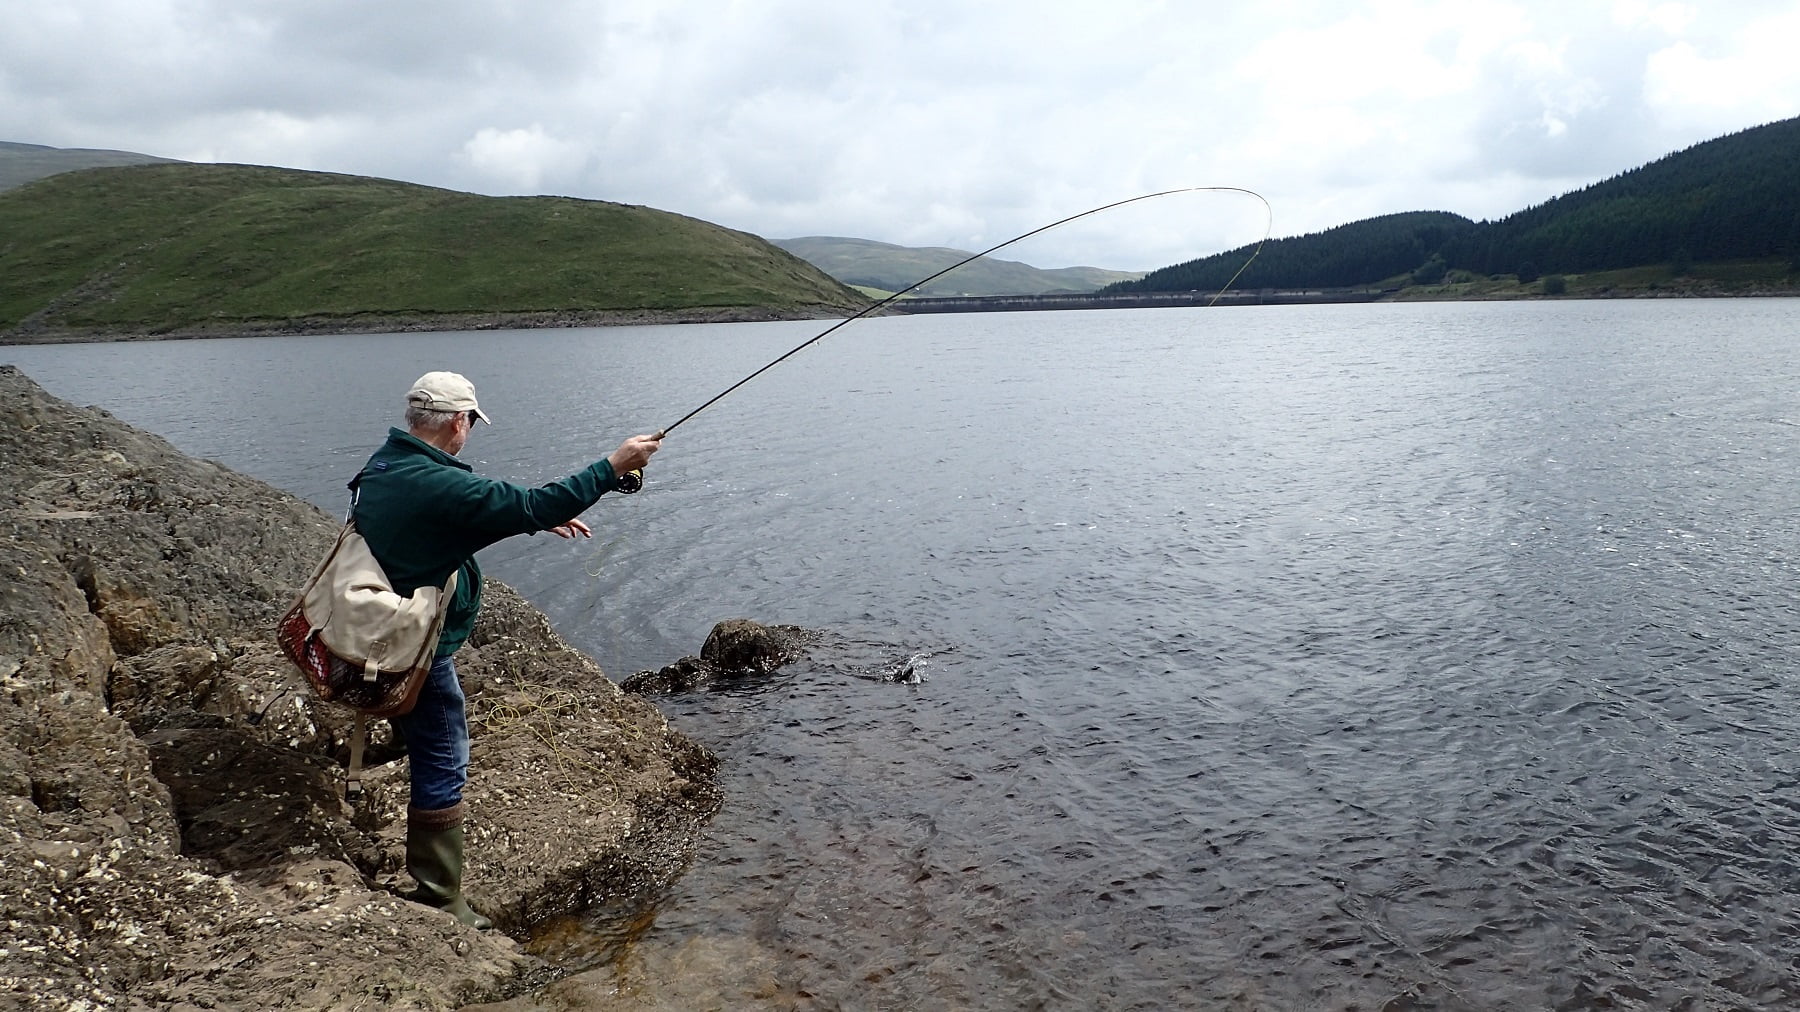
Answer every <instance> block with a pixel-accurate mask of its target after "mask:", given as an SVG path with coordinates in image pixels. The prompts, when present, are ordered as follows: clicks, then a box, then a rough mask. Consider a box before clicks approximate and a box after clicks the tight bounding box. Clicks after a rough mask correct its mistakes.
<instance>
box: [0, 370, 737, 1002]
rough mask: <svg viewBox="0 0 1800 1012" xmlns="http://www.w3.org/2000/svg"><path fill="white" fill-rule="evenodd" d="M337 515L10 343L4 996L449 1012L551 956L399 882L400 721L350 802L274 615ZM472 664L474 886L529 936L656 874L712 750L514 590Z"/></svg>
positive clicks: (1, 478)
mask: <svg viewBox="0 0 1800 1012" xmlns="http://www.w3.org/2000/svg"><path fill="white" fill-rule="evenodd" d="M378 438H379V434H372V435H371V440H372V441H373V440H375V439H378ZM335 527H336V524H335V523H334V522H333V520H332V519H331V518H329V517H327V516H326V515H325V514H324V513H322V512H321V511H319V510H318V509H316V508H314V507H312V506H310V505H308V504H306V503H303V502H300V501H299V500H296V499H294V498H292V497H291V496H287V495H285V494H283V493H281V492H279V491H277V490H275V489H273V488H270V487H268V486H267V485H265V484H263V483H261V482H257V481H255V480H253V479H250V478H247V477H245V476H242V475H238V474H236V473H234V472H232V471H230V470H228V469H226V468H223V467H220V466H219V465H217V464H213V463H210V462H207V461H198V460H193V459H191V458H189V457H186V456H184V455H182V454H180V453H179V452H177V451H175V450H174V449H173V448H172V447H170V446H169V445H168V444H167V443H166V442H164V441H163V440H161V439H159V438H157V437H155V436H152V435H149V434H147V433H143V432H140V431H137V430H134V429H132V428H130V427H128V426H126V425H124V424H122V423H120V422H118V421H117V420H115V419H113V418H112V417H110V416H109V415H107V414H106V413H105V412H104V411H100V410H97V409H91V408H88V409H82V408H76V407H74V406H72V405H69V404H67V403H64V402H62V401H59V400H57V399H56V398H53V397H50V396H49V395H47V394H46V393H44V391H43V390H41V389H40V388H38V387H37V386H36V385H35V384H33V383H32V382H31V381H30V380H29V379H27V378H26V377H25V376H24V375H23V374H21V373H20V372H19V371H18V370H17V369H15V368H12V367H10V366H0V573H4V576H5V578H4V579H0V1007H12V1006H13V1005H23V1006H25V1007H45V1008H94V1009H105V1008H133V1009H139V1008H150V1009H165V1008H166V1009H175V1008H182V1009H187V1008H214V1009H289V1008H292V1009H300V1008H306V1009H315V1008H316V1009H350V1008H388V1007H400V1008H428V1009H429V1008H451V1007H455V1006H457V1005H459V1004H462V1003H467V1002H472V1001H479V1000H490V999H497V998H504V997H506V996H507V995H508V994H511V993H514V992H516V991H518V990H519V989H520V988H521V987H523V986H525V985H526V984H527V983H528V982H530V981H532V980H536V979H539V975H541V974H542V971H543V969H544V968H543V967H542V964H540V963H538V962H537V961H536V960H535V959H533V958H532V957H530V956H528V955H526V954H525V953H524V952H523V951H522V950H521V949H520V948H519V946H518V945H517V943H515V942H514V941H513V940H512V939H511V938H509V937H508V936H507V935H506V934H503V933H501V932H486V933H478V932H475V931H473V930H472V929H469V928H466V927H464V926H462V925H461V924H459V923H457V922H456V921H455V920H454V919H453V918H451V917H450V916H449V915H447V914H444V913H441V912H439V911H435V910H431V909H428V908H426V907H423V906H419V905H417V904H413V903H410V902H406V901H404V900H401V899H399V898H398V897H397V896H396V895H395V893H396V891H397V890H399V889H401V888H403V887H404V886H406V885H407V881H406V880H405V878H404V876H403V872H402V871H401V865H402V863H403V862H402V860H401V837H402V833H403V829H404V812H405V807H406V800H407V799H406V770H405V765H406V764H405V762H404V759H399V760H398V761H394V762H388V763H386V764H381V761H382V760H383V759H387V758H391V757H394V756H396V755H398V750H397V749H396V748H394V747H393V745H392V739H391V736H390V735H389V734H388V731H387V728H386V725H385V723H382V722H377V723H376V724H375V725H374V741H373V742H372V746H371V753H370V755H371V761H372V762H376V763H377V765H376V766H375V767H374V768H373V769H372V770H371V771H370V773H369V776H368V778H367V780H366V783H367V784H368V791H367V797H366V798H365V800H364V803H363V805H362V806H361V807H360V808H359V809H358V810H354V811H353V810H351V809H350V808H349V807H347V806H346V805H345V804H344V802H343V801H342V800H341V799H340V797H339V796H338V793H337V783H338V779H339V777H340V776H341V768H340V764H341V763H342V762H343V760H344V758H345V756H346V754H347V752H348V736H349V733H350V729H351V726H352V718H351V714H350V713H349V712H348V711H345V710H342V709H340V708H337V707H333V706H329V705H326V704H323V703H320V702H319V701H317V700H316V699H315V698H314V697H313V696H312V694H311V691H310V689H309V688H308V687H307V685H306V683H305V681H304V680H303V679H302V678H301V677H300V676H299V675H298V674H297V673H296V672H294V671H293V670H292V669H291V667H290V666H289V665H288V663H287V661H286V660H285V659H284V658H283V657H282V656H281V654H280V653H279V651H278V650H277V648H276V647H275V645H274V642H273V637H272V635H271V634H272V631H273V629H274V624H275V619H276V618H277V616H278V615H279V613H280V612H281V611H282V610H283V609H284V608H285V606H286V605H287V604H288V603H289V602H290V601H291V599H292V596H293V595H294V593H295V592H296V590H297V589H298V587H299V584H300V583H301V581H302V580H304V579H305V577H306V576H307V575H308V574H309V573H310V572H311V570H312V567H313V565H314V564H315V563H316V562H317V559H318V557H319V555H321V554H322V553H323V552H324V550H325V548H326V546H327V545H328V544H329V543H330V540H331V537H332V535H333V532H334V530H335ZM457 660H458V668H459V669H460V670H461V671H462V673H463V675H464V679H465V683H466V688H467V690H468V694H469V705H470V714H471V724H472V731H473V734H474V744H473V770H472V779H471V782H470V785H469V789H468V791H467V792H466V799H467V801H468V805H469V819H470V821H469V826H468V830H469V833H468V838H469V844H468V867H467V873H466V879H465V887H466V889H467V891H468V892H469V893H470V895H471V896H472V898H473V899H474V901H475V904H476V905H477V906H478V907H480V908H482V909H483V910H484V911H486V912H488V913H489V914H490V916H492V917H493V918H494V920H495V921H496V923H497V924H498V925H499V926H500V927H501V928H502V929H504V930H507V931H512V932H514V933H515V934H517V933H521V932H523V930H524V929H525V928H526V927H528V926H529V925H530V924H532V923H533V922H534V921H536V920H537V919H540V918H544V917H547V916H551V915H553V914H559V913H567V912H571V911H574V910H578V909H580V908H581V907H582V906H583V905H584V904H587V903H591V902H597V901H601V900H606V901H614V900H617V899H618V898H620V897H628V896H633V895H643V894H649V893H654V892H655V891H656V890H658V889H660V888H663V887H666V885H667V884H668V883H669V881H670V880H671V879H672V878H673V877H674V876H675V875H677V874H678V873H679V872H680V870H681V868H682V867H683V866H684V864H685V862H686V860H687V857H688V855H689V853H690V852H691V847H692V845H693V842H694V841H695V839H696V838H697V835H698V833H699V829H700V827H701V825H702V824H703V823H704V821H705V820H706V818H708V817H709V816H710V814H711V813H712V811H713V810H714V809H715V808H716V807H717V804H718V795H717V789H716V787H715V785H714V781H713V768H714V760H713V758H712V757H711V756H710V755H709V754H708V753H706V752H705V751H704V750H703V749H701V748H699V747H698V746H696V745H695V744H694V743H692V742H691V741H689V740H687V739H686V738H684V737H682V736H681V735H680V734H678V733H676V732H675V731H674V730H673V729H671V728H670V727H669V725H668V723H667V722H666V721H665V720H664V718H663V716H662V714H661V713H660V712H658V711H657V710H656V709H655V707H654V706H652V705H651V704H649V703H648V702H646V701H645V700H643V699H640V698H638V697H635V696H632V695H628V694H626V693H623V692H621V691H620V690H619V689H618V688H617V687H616V686H614V685H613V684H612V683H611V682H609V681H607V679H606V678H605V676H604V675H603V674H602V673H601V671H600V669H599V667H598V666H597V665H595V664H594V662H593V661H592V660H591V659H589V658H587V657H586V656H584V655H582V654H580V653H579V652H577V651H575V650H573V649H572V648H570V647H569V646H568V644H567V643H565V642H564V641H563V640H562V639H561V638H560V637H558V636H557V635H556V634H555V632H554V631H553V630H552V629H551V628H550V625H549V623H548V621H547V620H546V619H545V618H544V617H543V616H542V615H541V614H540V613H538V612H537V611H536V610H535V609H533V608H531V607H530V606H529V605H528V604H527V603H525V602H524V601H523V600H522V599H520V598H519V597H518V595H517V594H514V593H513V592H511V591H510V590H509V589H507V588H505V587H504V586H502V585H500V584H496V583H490V584H489V586H488V588H487V592H486V605H485V607H484V610H483V616H482V621H481V623H480V624H479V625H478V627H477V629H476V631H475V634H474V636H473V637H472V638H471V640H470V642H469V644H468V646H467V647H466V648H465V649H464V650H463V651H462V652H461V653H459V654H458V657H457Z"/></svg>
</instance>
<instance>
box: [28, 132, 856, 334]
mask: <svg viewBox="0 0 1800 1012" xmlns="http://www.w3.org/2000/svg"><path fill="white" fill-rule="evenodd" d="M0 279H4V280H3V281H0V340H14V341H21V340H34V339H56V338H67V337H81V336H108V335H121V334H148V335H159V334H178V333H206V332H214V333H231V332H247V331H258V330H279V329H284V328H303V327H304V328H319V327H333V326H338V327H345V328H347V329H359V330H367V329H375V328H380V327H384V326H389V325H392V326H396V327H398V326H401V325H404V326H407V327H412V328H414V329H416V328H417V327H419V326H421V325H430V324H431V323H432V321H443V322H445V323H447V324H448V325H452V326H467V325H469V324H468V322H467V321H468V319H470V318H497V319H495V321H494V322H502V323H503V322H505V321H506V320H507V319H509V318H518V317H531V318H532V319H533V320H534V322H552V320H551V319H547V318H558V317H560V318H563V322H587V320H588V318H589V317H593V316H599V317H604V316H605V314H609V313H638V312H649V313H653V314H664V316H665V318H669V319H682V318H709V317H710V318H732V317H733V316H734V315H736V316H738V317H742V318H752V317H759V316H760V317H779V316H810V315H835V314H837V313H840V312H842V311H845V310H847V309H848V310H852V311H853V310H854V308H860V307H861V306H863V305H866V304H867V303H866V301H865V300H863V298H862V297H861V296H860V295H858V294H857V293H855V292H853V291H850V290H849V289H846V288H845V287H844V286H842V285H840V284H838V283H837V282H835V281H833V280H832V279H831V278H829V277H827V276H825V275H824V274H822V273H820V272H819V271H818V270H817V269H816V268H814V267H813V266H811V265H810V264H807V263H806V262H804V261H802V260H800V259H798V258H797V257H794V256H792V255H790V254H788V253H786V252H784V251H782V250H780V249H777V248H776V247H774V246H772V245H770V244H769V243H767V242H764V241H763V240H762V239H759V238H757V237H756V236H752V235H749V234H747V233H743V232H736V231H732V230H730V229H725V228H721V227H719V226H717V225H713V224H709V223H707V222H703V221H699V220H697V219H694V218H688V217H684V216H682V215H677V214H671V213H668V212H664V211H656V210H652V209H649V208H645V207H635V206H629V205H623V204H613V203H606V202H602V201H591V200H575V199H571V198H562V197H483V196H476V195H473V194H467V193H457V192H454V191H450V190H441V189H435V188H432V187H426V186H418V185H415V184H411V183H400V182H394V181H391V180H384V179H371V178H366V177H360V176H346V175H337V174H331V173H322V172H302V171H298V170H293V169H278V168H266V167H259V166H244V165H199V164H185V163H180V164H167V165H141V166H131V167H125V168H103V169H90V170H84V171H79V172H65V173H62V174H59V175H54V176H51V177H49V178H46V179H42V180H39V181H37V182H34V183H31V184H28V185H26V186H22V187H18V188H16V189H13V190H9V191H6V192H4V193H0ZM595 322H598V321H597V320H596V321H595Z"/></svg>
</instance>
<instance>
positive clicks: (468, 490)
mask: <svg viewBox="0 0 1800 1012" xmlns="http://www.w3.org/2000/svg"><path fill="white" fill-rule="evenodd" d="M357 482H358V484H359V485H360V488H359V489H358V490H357V497H356V508H355V516H356V529H357V531H358V532H360V533H361V534H362V536H363V539H364V540H366V541H367V542H368V543H369V550H370V551H372V552H374V553H375V559H376V561H378V562H380V563H381V568H382V569H383V570H384V571H386V573H387V578H388V580H389V582H391V583H392V584H393V585H394V589H395V590H396V591H398V592H400V593H402V594H411V593H412V592H413V591H414V590H417V589H418V588H420V587H426V586H432V587H441V586H443V585H444V584H445V583H446V582H448V581H449V579H450V574H451V573H457V574H459V575H458V576H457V579H456V596H455V597H454V598H453V599H452V600H451V602H450V608H449V611H448V613H447V614H446V615H445V618H444V633H443V635H442V636H440V637H439V638H438V647H437V655H438V656H439V657H444V656H448V655H449V654H453V653H455V652H456V649H457V648H458V647H460V646H462V645H463V641H465V640H467V639H468V638H469V632H470V630H472V629H474V627H475V615H476V613H477V612H478V611H480V610H481V566H480V564H478V563H477V562H476V561H475V553H476V552H477V551H480V550H481V549H483V548H486V547H487V546H489V545H491V544H493V543H494V542H496V541H499V540H501V539H503V538H510V537H512V536H513V535H515V534H535V533H536V532H538V531H547V530H549V529H551V528H552V527H560V526H561V525H563V524H566V523H568V522H569V521H570V520H573V519H575V518H576V517H578V516H580V515H581V513H582V511H584V510H586V509H587V508H588V507H590V506H592V505H594V503H595V502H596V501H597V500H598V499H599V498H600V497H601V496H602V495H604V494H606V493H607V492H611V491H614V490H616V489H617V488H618V487H619V482H618V478H617V477H616V476H615V475H614V474H613V469H612V464H611V463H610V462H608V461H606V460H597V461H595V462H594V463H592V464H589V465H588V466H587V467H586V468H585V469H583V470H581V471H579V472H577V473H575V474H572V475H570V476H568V477H567V478H564V479H562V480H561V481H553V482H551V483H549V484H547V485H541V486H539V487H537V488H525V487H523V486H520V485H514V484H511V483H509V482H504V481H497V480H495V479H492V478H483V477H481V476H480V475H477V474H475V473H474V470H473V469H472V468H470V467H469V465H468V464H465V463H463V462H462V461H460V460H458V459H456V457H454V456H452V455H450V454H448V453H445V452H444V451H443V450H440V449H438V448H437V447H435V446H432V445H431V444H430V443H427V442H425V441H423V440H421V439H419V438H417V437H416V436H413V435H412V434H410V433H408V432H404V431H402V430H400V429H389V430H388V438H387V442H386V443H384V444H382V446H381V449H379V450H376V451H375V454H374V456H371V457H370V458H369V462H368V463H367V464H364V465H363V469H362V471H361V472H359V473H358V475H357Z"/></svg>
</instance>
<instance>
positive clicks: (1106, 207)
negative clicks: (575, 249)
mask: <svg viewBox="0 0 1800 1012" xmlns="http://www.w3.org/2000/svg"><path fill="white" fill-rule="evenodd" d="M1178 193H1242V194H1245V195H1246V196H1251V197H1255V198H1256V199H1257V200H1259V201H1261V202H1262V206H1263V215H1264V223H1263V234H1262V238H1261V239H1259V240H1257V242H1256V248H1255V249H1253V250H1251V251H1250V255H1249V256H1248V257H1247V258H1245V260H1244V263H1243V265H1242V266H1240V267H1239V268H1238V269H1237V270H1236V271H1234V272H1233V273H1232V275H1231V277H1230V278H1229V279H1227V280H1226V282H1225V284H1224V285H1222V286H1220V288H1219V290H1218V291H1217V292H1214V293H1213V297H1212V298H1211V299H1209V300H1207V303H1206V304H1207V306H1209V307H1210V306H1213V305H1215V304H1217V303H1218V301H1219V298H1220V297H1221V296H1223V295H1224V294H1225V293H1226V292H1227V291H1229V290H1230V288H1231V286H1232V285H1234V284H1236V283H1237V279H1238V278H1239V277H1241V276H1242V275H1243V273H1244V271H1245V270H1247V269H1248V268H1249V267H1250V264H1251V263H1252V262H1253V261H1254V260H1255V259H1256V257H1257V254H1259V253H1261V252H1262V248H1263V246H1264V244H1266V243H1267V242H1268V241H1269V236H1270V234H1271V233H1272V232H1273V231H1274V229H1275V209H1274V208H1273V207H1271V206H1270V204H1269V201H1268V198H1266V197H1264V196H1263V195H1262V194H1260V193H1257V192H1256V191H1255V190H1251V189H1246V188H1245V187H1242V186H1183V187H1180V188H1178V189H1174V190H1159V191H1157V192H1155V193H1145V194H1142V195H1140V196H1136V197H1127V198H1126V199H1124V200H1115V201H1113V202H1112V203H1110V204H1102V205H1100V206H1099V207H1094V208H1089V209H1088V210H1086V211H1083V212H1081V213H1080V214H1072V215H1069V216H1068V217H1067V218H1059V219H1057V220H1056V221H1053V222H1051V223H1050V224H1048V225H1040V226H1038V227H1037V228H1034V229H1032V230H1031V231H1029V232H1026V233H1023V234H1021V235H1016V236H1013V237H1012V238H1011V239H1008V240H1006V241H1005V242H1003V243H1001V244H999V245H998V246H990V247H988V248H987V249H984V250H982V251H981V252H980V253H975V254H972V255H970V256H967V257H964V258H963V259H961V260H958V261H957V262H955V263H953V264H951V265H950V266H948V267H946V268H944V269H943V270H941V271H938V272H937V273H935V274H932V275H930V276H928V277H925V278H921V279H920V280H918V281H915V282H913V283H912V284H910V285H907V286H906V287H905V288H902V289H900V290H899V291H897V292H895V293H893V294H892V295H889V296H887V297H886V298H884V299H882V300H880V301H879V302H874V303H871V304H870V305H869V306H868V307H866V308H864V309H863V310H862V311H861V312H858V313H856V314H855V315H853V316H847V317H845V318H844V319H842V320H839V321H837V322H836V323H834V324H832V325H831V326H829V327H826V328H825V329H824V330H822V331H820V332H819V333H817V334H814V335H813V336H812V337H810V338H808V339H807V340H805V341H802V342H801V343H800V344H797V345H795V346H794V347H793V348H790V349H788V351H786V352H785V353H783V354H782V355H780V356H778V357H776V358H774V359H772V360H770V361H769V362H768V364H766V365H764V366H763V367H762V368H760V369H758V370H756V371H755V372H753V373H751V374H750V375H748V376H745V377H744V378H743V379H741V380H738V381H737V382H736V383H733V384H732V385H730V386H728V387H726V388H725V389H724V390H721V391H719V392H718V393H717V394H714V395H713V397H712V399H710V400H708V401H707V402H706V403H704V404H702V405H700V406H699V407H697V408H695V409H694V410H692V411H690V412H688V413H687V414H685V415H682V416H681V417H680V418H677V419H675V421H674V422H672V423H670V424H669V425H667V426H664V427H663V428H662V430H661V431H659V432H657V434H656V438H657V439H665V438H667V437H668V435H669V433H671V432H674V431H675V429H676V427H677V426H679V425H681V423H683V422H685V421H687V420H688V419H690V418H692V417H694V416H695V415H697V414H699V413H700V412H702V411H705V410H706V409H707V408H710V407H712V406H713V405H714V404H717V403H718V402H720V401H722V400H724V399H725V398H726V396H728V395H729V394H731V393H732V392H733V391H735V390H736V389H737V388H738V387H741V386H743V385H744V384H746V383H748V382H750V381H751V380H753V379H755V378H756V377H758V376H761V375H762V374H763V373H765V372H768V371H769V370H770V369H773V368H775V367H776V366H778V365H780V364H781V363H783V362H785V361H787V360H788V359H790V358H792V357H794V356H795V355H797V354H799V353H800V352H802V351H805V350H806V349H807V348H810V347H812V346H813V345H815V344H818V343H819V342H820V341H823V340H824V339H825V338H827V337H829V336H830V335H831V334H833V333H835V332H836V331H838V330H840V329H842V328H844V327H847V326H849V325H850V324H852V323H854V322H856V321H857V320H860V319H862V318H863V317H865V316H868V315H870V314H871V313H874V312H877V311H878V310H881V309H883V308H885V307H887V306H889V305H892V304H893V303H894V302H896V301H898V300H899V299H900V298H901V297H903V296H905V295H907V294H909V293H911V292H913V291H916V290H917V289H919V288H923V287H924V286H926V285H928V284H930V283H931V282H933V281H936V280H937V279H938V278H941V277H943V276H944V275H946V274H949V273H950V272H951V271H954V270H957V269H958V268H961V267H964V266H966V265H968V264H970V263H973V262H974V261H976V260H979V259H981V258H982V257H984V256H988V255H990V254H993V253H998V252H1000V251H1001V250H1003V249H1005V248H1007V247H1008V246H1011V245H1013V244H1014V243H1018V242H1023V241H1024V240H1026V239H1029V238H1031V237H1032V236H1034V235H1041V234H1043V233H1045V232H1048V231H1050V230H1051V229H1053V228H1057V227H1059V226H1062V225H1067V224H1068V223H1070V222H1072V221H1079V220H1081V219H1082V218H1086V217H1090V216H1092V215H1096V214H1101V213H1103V212H1106V211H1111V210H1113V209H1114V208H1119V207H1124V206H1125V205H1127V204H1135V203H1138V202H1140V201H1145V200H1155V199H1156V198H1158V197H1171V196H1174V195H1175V194H1178ZM632 479H633V480H631V481H628V482H627V483H626V484H628V485H632V486H634V487H631V488H629V489H624V488H622V489H620V491H622V492H623V491H631V492H636V491H637V490H638V489H639V488H642V487H643V480H642V476H641V475H637V474H633V475H632Z"/></svg>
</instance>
